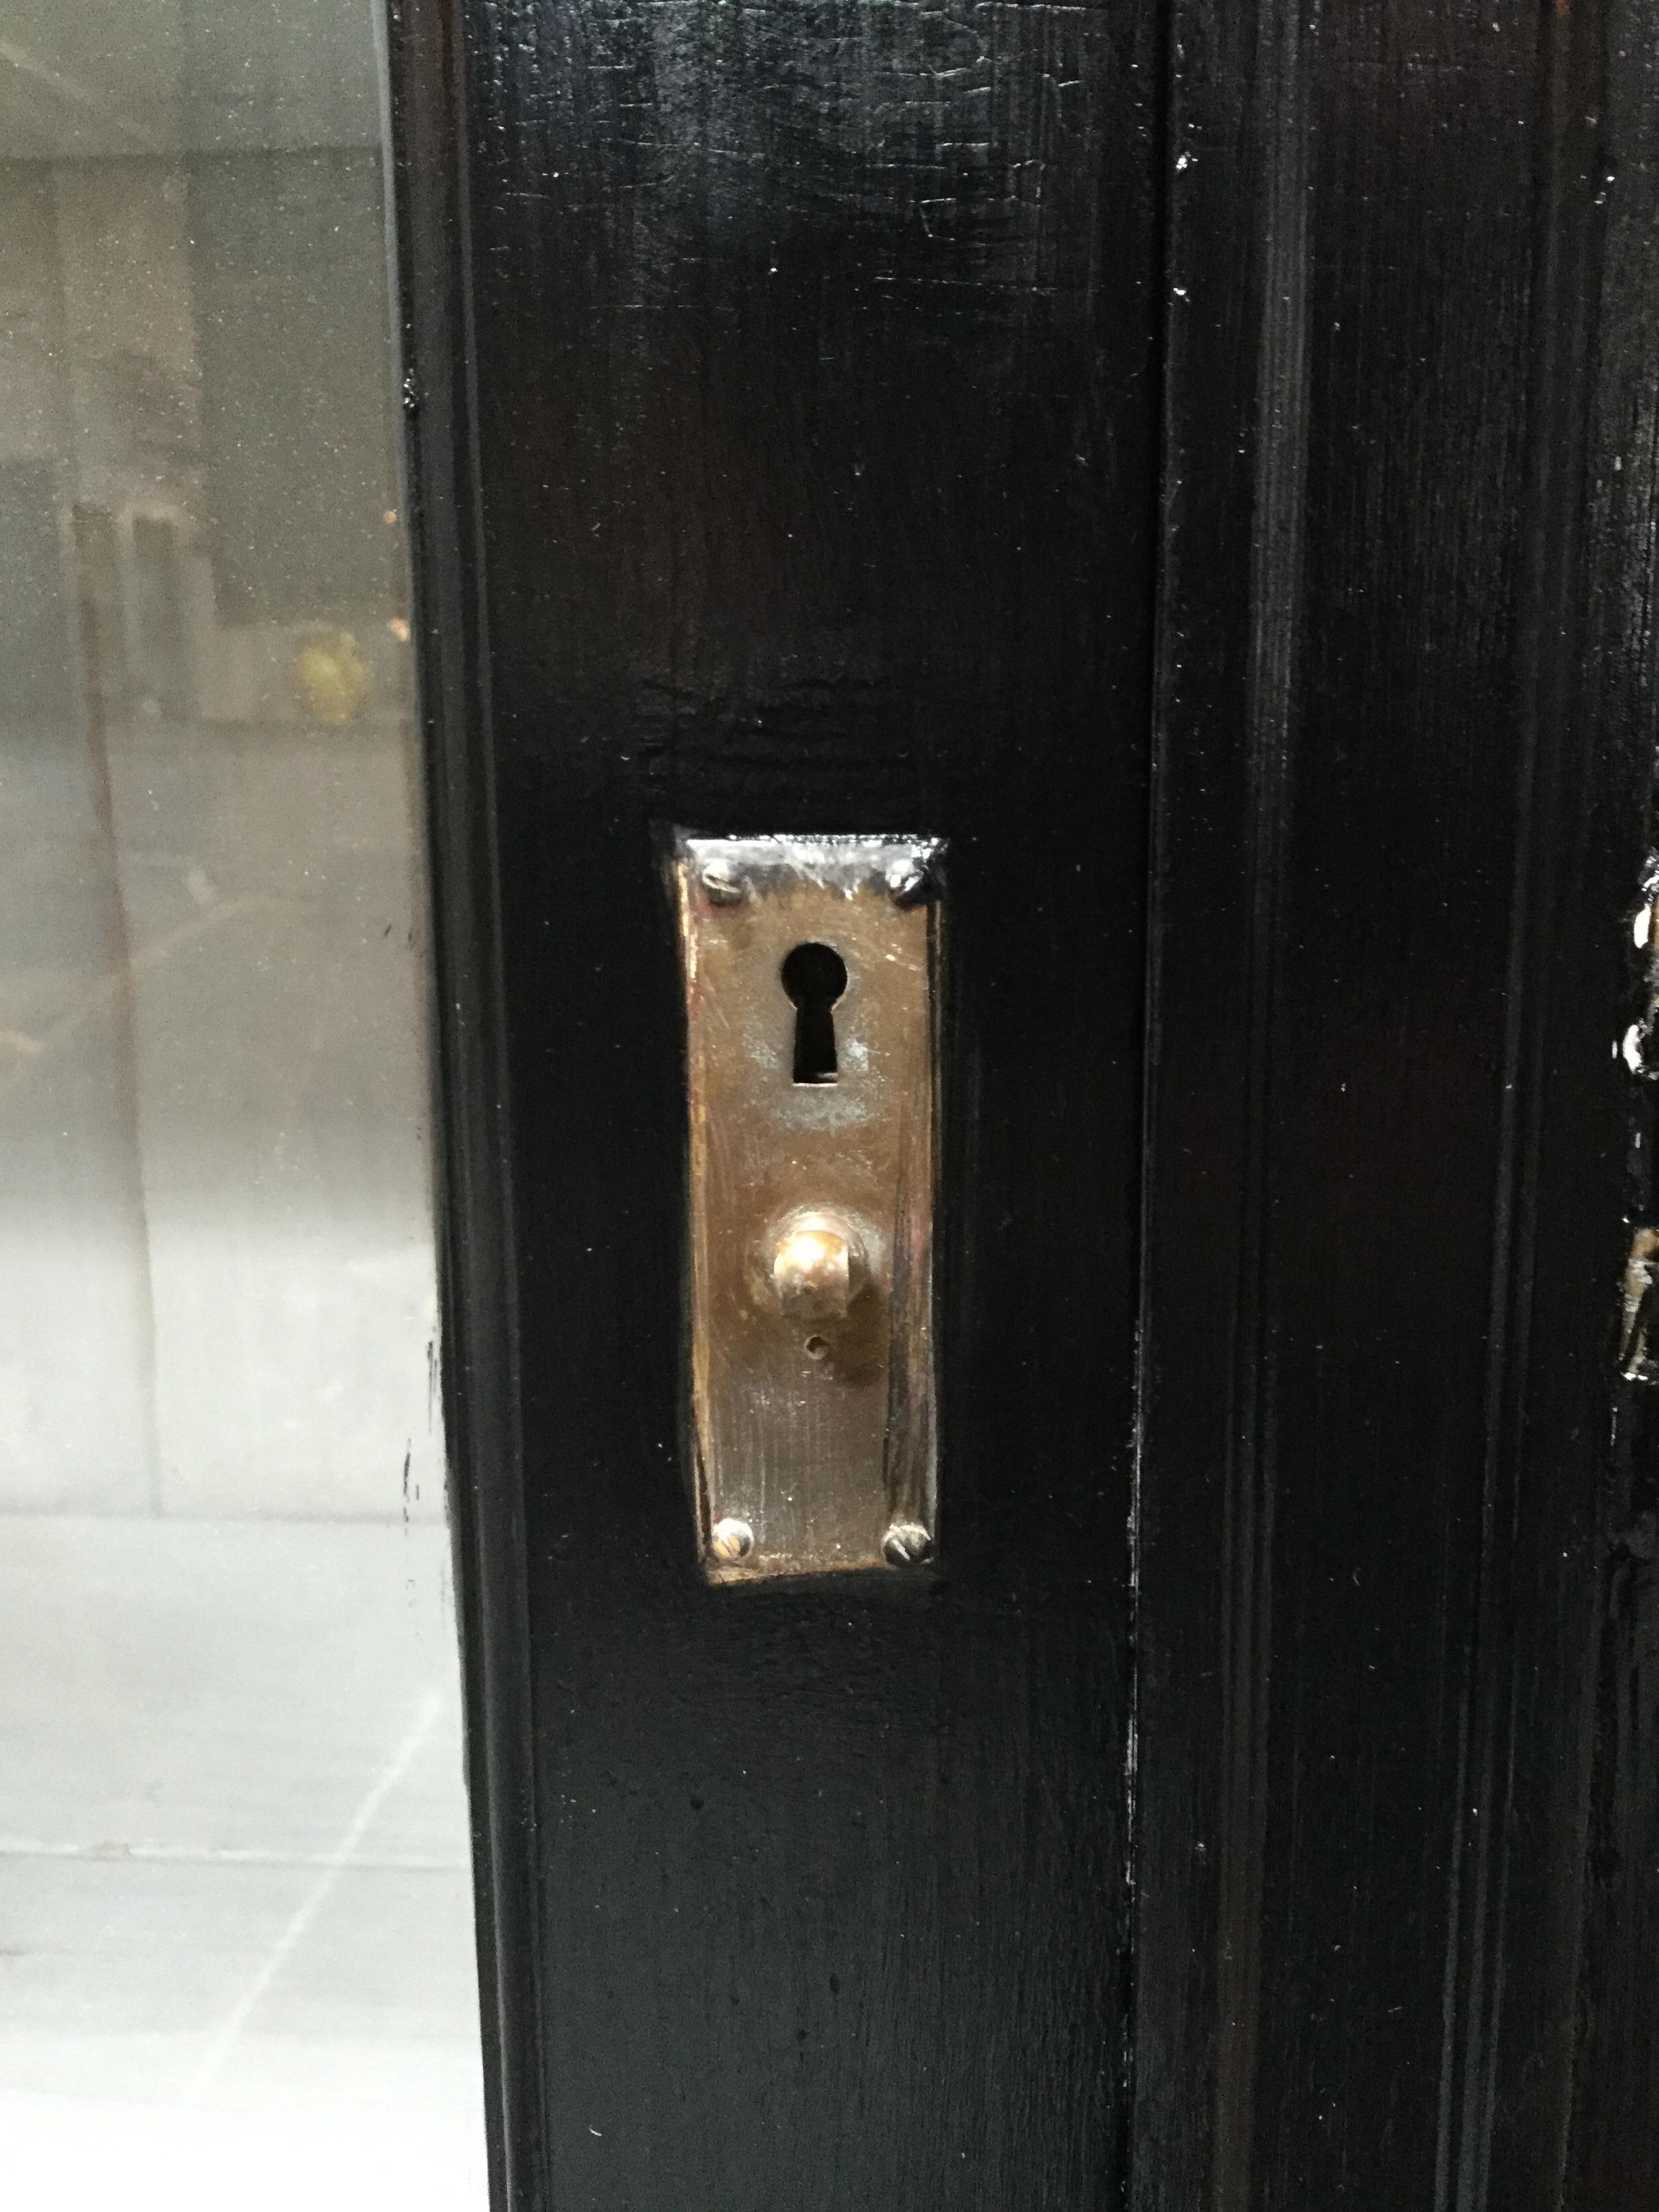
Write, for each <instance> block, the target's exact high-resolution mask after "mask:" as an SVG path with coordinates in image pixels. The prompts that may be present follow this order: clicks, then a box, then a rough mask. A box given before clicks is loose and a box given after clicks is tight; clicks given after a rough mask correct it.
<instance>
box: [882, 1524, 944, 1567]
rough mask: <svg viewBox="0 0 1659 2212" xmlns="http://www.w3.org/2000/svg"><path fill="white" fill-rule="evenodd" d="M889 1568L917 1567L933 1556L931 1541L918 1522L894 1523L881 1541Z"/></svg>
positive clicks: (883, 1554)
mask: <svg viewBox="0 0 1659 2212" xmlns="http://www.w3.org/2000/svg"><path fill="white" fill-rule="evenodd" d="M881 1556H882V1557H883V1559H885V1560H886V1562H887V1564H888V1565H889V1566H890V1567H919V1566H921V1564H922V1562H923V1561H924V1560H926V1559H932V1558H933V1538H932V1537H931V1536H930V1535H929V1534H928V1533H927V1530H926V1529H925V1528H923V1527H922V1525H921V1522H920V1521H895V1522H893V1523H892V1524H891V1526H890V1528H889V1529H888V1531H887V1534H885V1535H884V1537H883V1538H882V1540H881Z"/></svg>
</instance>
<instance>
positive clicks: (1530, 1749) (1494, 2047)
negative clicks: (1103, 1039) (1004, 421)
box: [1133, 0, 1656, 2212]
mask: <svg viewBox="0 0 1659 2212" xmlns="http://www.w3.org/2000/svg"><path fill="white" fill-rule="evenodd" d="M1173 21H1174V46H1173V50H1172V62H1171V127H1170V161H1171V171H1170V309H1169V323H1168V333H1169V335H1168V362H1169V368H1168V378H1167V385H1166V406H1167V416H1166V447H1165V470H1166V477H1165V481H1166V515H1167V518H1168V520H1167V526H1166V535H1165V540H1164V586H1165V596H1164V602H1163V605H1162V608H1161V622H1162V640H1163V643H1162V648H1161V653H1160V704H1159V710H1158V752H1157V769H1156V780H1157V781H1156V788H1157V798H1156V815H1155V820H1156V829H1155V842H1154V862H1153V881H1154V889H1153V897H1154V912H1155V920H1154V927H1153V961H1154V975H1155V979H1156V980H1155V985H1154V1000H1155V1009H1154V1016H1153V1024H1154V1026H1153V1032H1152V1034H1153V1039H1154V1042H1153V1048H1152V1060H1153V1073H1152V1086H1153V1087H1152V1099H1153V1103H1152V1110H1151V1115H1150V1123H1149V1128H1150V1155H1149V1170H1148V1188H1149V1233H1148V1243H1147V1255H1146V1309H1145V1315H1144V1329H1145V1338H1144V1341H1145V1345H1146V1364H1145V1369H1144V1378H1143V1379H1144V1399H1143V1408H1142V1420H1143V1456H1142V1472H1141V1488H1140V1500H1139V1528H1140V1546H1141V1548H1140V1611H1139V1631H1140V1633H1139V1706H1138V1716H1137V1724H1138V1738H1139V1746H1140V1765H1139V1808H1140V1814H1141V1820H1140V1828H1139V1841H1138V1848H1137V1865H1138V1869H1139V1892H1138V1937H1139V1941H1138V1948H1137V1960H1136V1990H1137V2051H1138V2067H1137V2121H1138V2124H1137V2131H1136V2157H1135V2176H1134V2184H1133V2202H1134V2203H1136V2204H1137V2205H1138V2206H1139V2207H1140V2208H1142V2212H1152V2208H1153V2207H1158V2208H1164V2207H1169V2208H1171V2212H1173V2208H1175V2207H1176V2206H1181V2207H1183V2208H1185V2207H1188V2206H1191V2205H1193V2204H1196V2203H1206V2204H1211V2205H1214V2206H1216V2207H1227V2208H1243V2207H1246V2206H1255V2205H1284V2206H1287V2207H1288V2206H1291V2205H1297V2206H1300V2205H1304V2204H1310V2203H1321V2204H1323V2203H1334V2202H1338V2201H1340V2202H1343V2203H1355V2204H1373V2205H1376V2206H1377V2207H1379V2208H1381V2207H1383V2206H1396V2205H1400V2204H1404V2203H1413V2204H1423V2205H1433V2206H1436V2207H1451V2206H1456V2207H1458V2208H1470V2212H1472V2208H1474V2207H1476V2206H1486V2205H1500V2204H1501V2205H1503V2206H1504V2207H1505V2208H1510V2207H1525V2206H1534V2205H1535V2206H1538V2207H1543V2206H1546V2205H1549V2206H1556V2205H1559V2204H1563V2203H1571V2204H1574V2205H1579V2204H1583V2205H1585V2206H1589V2205H1590V2204H1592V2203H1594V2204H1597V2205H1600V2204H1603V2203H1608V2204H1612V2203H1616V2204H1621V2205H1622V2204H1630V2205H1632V2206H1633V2205H1635V2204H1636V2203H1638V2202H1641V2203H1646V2202H1649V2201H1650V2199H1651V2192H1652V2179H1651V2177H1652V2152H1651V2148H1650V2130H1648V2129H1647V2128H1646V2127H1645V2126H1644V2125H1643V2124H1641V2123H1639V2122H1638V2118H1637V2114H1638V2111H1639V2109H1640V2107H1641V2103H1642V2100H1643V2099H1644V2098H1645V2099H1646V2100H1647V2103H1648V2106H1649V2108H1650V2106H1651V2099H1652V2095H1653V2090H1654V2075H1653V2052H1654V2048H1655V2044H1654V2035H1653V2029H1652V2026H1651V2021H1652V1996H1651V1989H1652V1984H1651V1979H1649V1981H1648V1983H1647V1984H1646V1990H1645V1994H1644V1993H1638V1987H1637V1981H1638V1976H1639V1974H1640V1972H1641V1969H1640V1966H1638V1964H1637V1963H1636V1962H1637V1961H1638V1960H1639V1959H1640V1958H1641V1957H1642V1956H1643V1955H1644V1952H1645V1953H1646V1954H1647V1955H1649V1956H1650V1945H1651V1915H1652V1906H1653V1899H1652V1897H1651V1893H1650V1891H1649V1890H1648V1889H1647V1887H1646V1885H1645V1882H1644V1875H1643V1873H1642V1871H1641V1869H1643V1867H1644V1865H1646V1864H1649V1863H1651V1858H1652V1843H1651V1837H1652V1820H1653V1798H1652V1792H1651V1790H1650V1785H1649V1781H1648V1779H1646V1778H1644V1777H1646V1776H1650V1771H1651V1752H1652V1744H1653V1734H1652V1729H1653V1723H1652V1718H1651V1714H1652V1711H1653V1693H1652V1686H1651V1672H1652V1662H1651V1657H1650V1651H1651V1647H1652V1631H1651V1627H1650V1625H1649V1624H1650V1620H1651V1611H1650V1608H1651V1602H1652V1601H1651V1597H1650V1594H1649V1593H1648V1591H1647V1589H1646V1586H1645V1584H1644V1580H1643V1576H1644V1566H1643V1565H1642V1563H1641V1562H1640V1560H1639V1559H1638V1553H1639V1551H1640V1548H1641V1546H1642V1542H1643V1538H1642V1534H1641V1531H1642V1529H1643V1528H1644V1527H1645V1526H1646V1524H1645V1523H1644V1522H1641V1520H1640V1517H1639V1510H1638V1505H1639V1501H1638V1500H1634V1499H1632V1498H1631V1497H1630V1496H1628V1495H1625V1496H1622V1497H1621V1495H1620V1485H1621V1484H1622V1485H1623V1486H1625V1490H1626V1492H1628V1491H1629V1489H1630V1486H1632V1483H1634V1481H1635V1479H1636V1478H1635V1475H1634V1473H1633V1468H1632V1466H1631V1462H1632V1461H1633V1460H1634V1458H1635V1457H1636V1453H1635V1451H1634V1449H1625V1450H1623V1451H1622V1452H1621V1449H1610V1443H1609V1439H1610V1437H1614V1436H1615V1433H1616V1434H1617V1435H1618V1436H1620V1437H1625V1436H1626V1435H1627V1434H1628V1421H1627V1420H1626V1421H1625V1422H1624V1423H1623V1425H1621V1426H1620V1429H1619V1430H1618V1431H1616V1432H1615V1429H1614V1424H1613V1416H1614V1399H1615V1385H1614V1383H1613V1333H1614V1310H1615V1304H1616V1298H1615V1285H1616V1280H1617V1277H1618V1273H1619V1268H1620V1260H1621V1256H1622V1248H1623V1244H1624V1242H1625V1237H1626V1229H1625V1225H1624V1223H1623V1220H1622V1218H1621V1213H1622V1210H1623V1208H1624V1207H1625V1206H1626V1205H1627V1204H1632V1203H1641V1202H1643V1200H1642V1199H1641V1195H1640V1194H1631V1193H1628V1192H1627V1191H1626V1187H1625V1176H1626V1170H1625V1159H1626V1129H1627V1126H1628V1121H1629V1116H1630V1114H1631V1111H1632V1098H1631V1085H1630V1081H1629V1079H1628V1077H1627V1075H1626V1072H1625V1070H1624V1068H1623V1066H1622V1064H1621V1063H1620V1062H1618V1061H1616V1060H1614V1059H1613V1056H1612V1053H1611V1049H1610V1048H1611V1046H1612V1044H1613V1040H1614V1039H1615V1038H1616V1037H1617V1036H1618V1035H1619V1034H1620V1031H1621V1030H1622V1028H1623V1025H1624V1024H1625V1022H1626V1020H1628V1019H1629V1018H1631V1012H1630V998H1631V988H1630V981H1629V978H1628V976H1627V975H1626V961H1625V957H1624V956H1623V954H1622V953H1621V952H1620V940H1621V937H1625V936H1627V934H1628V931H1627V916H1628V913H1629V910H1630V908H1631V906H1632V903H1633V898H1634V894H1633V891H1632V884H1634V883H1635V882H1636V881H1638V879H1639V877H1640V873H1641V866H1642V855H1643V851H1644V841H1645V839H1646V837H1647V836H1648V835H1649V830H1648V817H1649V811H1650V772H1651V750H1652V743H1653V729H1652V703H1651V689H1652V642H1651V636H1650V617H1649V614H1648V609H1649V607H1650V580H1651V570H1652V550H1653V548H1652V520H1651V499H1652V483H1651V468H1652V441H1651V433H1650V423H1651V398H1650V393H1651V386H1652V368H1653V362H1654V357H1655V345H1654V336H1655V333H1654V321H1655V306H1656V301H1655V288H1654V283H1653V277H1652V270H1653V266H1654V262H1653V258H1652V198H1651V194H1652V190H1653V187H1652V183H1651V167H1650V150H1649V146H1648V137H1649V133H1650V128H1651V125H1650V121H1649V118H1650V114H1651V98H1650V92H1651V88H1650V83H1649V81H1648V74H1647V72H1648V69H1649V66H1650V65H1649V64H1648V63H1647V62H1646V61H1645V60H1644V59H1642V58H1641V57H1642V56H1643V55H1644V53H1645V52H1650V49H1651V41H1652V33H1653V29H1654V25H1653V21H1652V19H1651V12H1650V10H1647V9H1639V8H1638V9H1617V8H1613V9H1606V8H1599V7H1590V8H1578V7H1574V8H1571V9H1567V8H1565V7H1563V8H1559V9H1550V10H1544V11H1540V10H1537V9H1532V8H1519V7H1516V8H1510V7H1504V6H1500V7H1498V8H1494V9H1479V10H1475V9H1431V8H1413V9H1407V10H1405V11H1403V12H1402V11H1401V10H1399V9H1389V10H1386V11H1385V10H1383V9H1380V8H1378V9H1370V8H1362V9H1357V10H1355V9H1348V10H1343V11H1340V13H1338V12H1337V11H1333V10H1323V11H1318V10H1307V9H1301V8H1298V7H1290V8H1281V7H1279V6H1277V5H1275V4H1273V0H1267V4H1264V5H1263V6H1261V7H1260V8H1258V9H1255V10H1243V11H1238V10H1231V9H1229V10H1216V9H1210V8H1208V7H1207V6H1203V5H1194V6H1186V5H1182V4H1177V5H1176V8H1175V10H1174V18H1173ZM1199 1314H1202V1315H1203V1316H1205V1322H1206V1326H1205V1327H1204V1328H1203V1329H1202V1330H1201V1331H1196V1330H1195V1327H1194V1316H1195V1315H1199ZM1628 1387H1629V1386H1618V1388H1619V1389H1622V1390H1625V1391H1626V1394H1628ZM1621 1466H1623V1467H1624V1468H1626V1472H1624V1473H1623V1474H1621V1473H1620V1468H1621ZM1632 1532H1634V1533H1632ZM1632 1542H1633V1543H1634V1544H1635V1546H1636V1551H1635V1552H1632ZM1598 1617H1599V1618H1600V1619H1601V1620H1602V1621H1603V1622H1604V1623H1605V1626H1603V1627H1602V1628H1601V1630H1600V1631H1599V1632H1598V1631H1597V1628H1596V1622H1597V1620H1598ZM1598 1633H1599V1638H1600V1645H1601V1660H1600V1680H1599V1683H1598V1680H1597V1678H1596V1650H1597V1641H1598ZM1644 1754H1645V1756H1646V1758H1647V1759H1648V1762H1649V1765H1648V1767H1647V1769H1645V1770H1644V1766H1643V1763H1642V1762H1643V1759H1644ZM1592 1810H1594V1812H1595V1817H1596V1820H1598V1821H1599V1823H1600V1826H1601V1839H1602V1840H1601V1853H1600V1854H1599V1855H1598V1854H1597V1853H1595V1852H1592V1854H1591V1855H1590V1857H1589V1860H1588V1862H1587V1860H1586V1856H1585V1848H1584V1847H1585V1840H1586V1823H1587V1820H1589V1817H1590V1815H1591V1813H1592ZM1587 1877H1588V1881H1589V1893H1588V1894H1589V1917H1588V1921H1586V1919H1585V1917H1584V1902H1585V1894H1586V1893H1585V1883H1586V1879H1587ZM1615 1931H1616V1933H1615ZM1592 2177H1593V2178H1592Z"/></svg>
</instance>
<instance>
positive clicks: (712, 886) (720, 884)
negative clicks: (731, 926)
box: [701, 860, 747, 906]
mask: <svg viewBox="0 0 1659 2212" xmlns="http://www.w3.org/2000/svg"><path fill="white" fill-rule="evenodd" d="M701 880H702V887H703V890H705V892H706V893H707V894H708V896H709V897H710V898H711V899H712V900H713V901H714V904H715V905H716V906H737V905H738V904H740V903H741V902H742V900H743V899H744V897H745V896H746V895H747V893H746V888H745V886H744V881H743V878H742V877H741V876H739V875H738V874H737V873H736V872H734V871H733V869H732V865H731V863H730V862H729V861H727V860H708V861H706V862H705V863H704V865H703V868H702V878H701Z"/></svg>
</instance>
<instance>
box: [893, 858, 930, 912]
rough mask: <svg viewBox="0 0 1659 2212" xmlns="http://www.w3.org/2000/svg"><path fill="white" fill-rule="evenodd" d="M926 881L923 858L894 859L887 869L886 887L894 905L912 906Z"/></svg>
mask: <svg viewBox="0 0 1659 2212" xmlns="http://www.w3.org/2000/svg"><path fill="white" fill-rule="evenodd" d="M927 883H928V878H927V862H926V861H925V860H895V861H894V862H893V863H892V865H891V866H890V868H889V869H888V871H887V889H888V891H889V894H890V896H891V898H892V901H893V903H894V905H895V906H914V905H915V902H916V901H917V900H918V899H919V898H921V896H922V895H923V893H924V892H925V891H926V890H927Z"/></svg>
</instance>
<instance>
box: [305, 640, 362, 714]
mask: <svg viewBox="0 0 1659 2212" xmlns="http://www.w3.org/2000/svg"><path fill="white" fill-rule="evenodd" d="M372 690H374V671H373V669H371V668H370V666H369V665H368V662H367V661H366V660H365V659H363V656H362V653H360V652H359V651H358V649H357V641H356V638H355V637H354V636H353V635H351V632H350V631H349V629H325V630H319V632H318V633H317V635H315V636H314V637H310V638H307V641H306V642H305V643H304V644H303V645H302V646H301V647H300V650H299V651H298V653H295V656H294V696H295V698H296V699H297V700H298V701H299V702H300V704H301V707H303V708H305V709H306V711H307V713H308V714H314V715H315V716H316V718H317V720H319V722H331V723H337V722H349V720H351V718H352V716H353V715H354V714H356V712H357V711H358V709H359V708H361V707H362V704H363V702H364V701H365V700H366V699H367V698H368V695H369V693H370V692H371V691H372Z"/></svg>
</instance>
